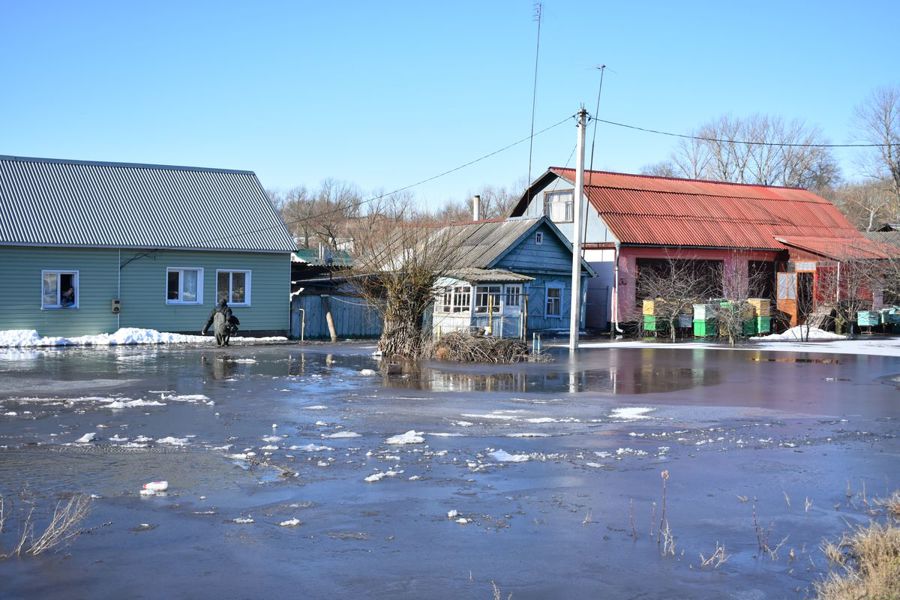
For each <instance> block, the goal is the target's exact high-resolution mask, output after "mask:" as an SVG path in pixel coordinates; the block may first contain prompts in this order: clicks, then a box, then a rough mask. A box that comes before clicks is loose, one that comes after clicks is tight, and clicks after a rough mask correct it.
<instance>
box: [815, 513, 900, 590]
mask: <svg viewBox="0 0 900 600" xmlns="http://www.w3.org/2000/svg"><path fill="white" fill-rule="evenodd" d="M822 550H823V552H824V553H825V556H826V557H827V558H828V560H829V562H831V563H832V564H833V565H835V566H837V567H839V568H840V572H832V573H830V574H829V575H828V577H827V578H826V579H825V580H824V581H822V582H818V583H816V584H815V589H816V594H817V597H818V598H820V599H821V600H851V599H858V598H867V599H873V600H876V599H885V600H886V599H889V598H897V597H900V528H898V527H897V526H896V525H894V524H893V523H888V524H885V525H880V524H878V523H874V522H873V523H870V524H869V526H868V527H859V528H857V529H856V530H854V531H852V532H851V533H849V534H844V536H843V537H842V538H841V540H840V541H839V542H838V543H837V544H833V543H826V544H825V546H823V548H822Z"/></svg>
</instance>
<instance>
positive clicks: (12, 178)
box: [0, 156, 296, 337]
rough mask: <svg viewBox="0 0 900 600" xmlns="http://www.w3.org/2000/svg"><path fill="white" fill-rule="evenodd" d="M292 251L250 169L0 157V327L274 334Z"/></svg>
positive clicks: (66, 332)
mask: <svg viewBox="0 0 900 600" xmlns="http://www.w3.org/2000/svg"><path fill="white" fill-rule="evenodd" d="M294 250H296V245H295V244H294V241H293V239H292V238H291V235H290V233H289V232H288V230H287V228H286V227H285V225H284V222H283V221H282V220H281V217H280V216H279V215H278V213H277V212H276V211H275V210H274V208H273V207H272V205H271V203H270V202H269V199H268V197H267V196H266V194H265V192H264V190H263V188H262V186H261V185H260V183H259V180H258V179H257V178H256V175H255V174H254V173H252V172H250V171H233V170H225V169H205V168H191V167H171V166H160V165H142V164H121V163H104V162H87V161H73V160H55V159H42V158H22V157H13V156H0V281H2V282H3V288H2V289H3V291H4V296H5V298H4V302H3V310H2V311H0V330H10V329H33V330H37V332H38V333H39V334H40V335H42V336H63V337H72V336H79V335H92V334H98V333H110V332H113V331H116V330H117V329H119V328H122V327H136V328H145V329H156V330H158V331H168V332H182V333H198V332H199V331H200V328H201V327H202V326H203V325H204V322H205V321H206V318H207V316H208V315H209V313H210V311H211V310H212V308H213V306H214V305H215V304H216V302H217V301H218V300H219V299H221V298H224V299H226V300H227V301H228V302H229V304H230V305H231V306H232V308H233V310H234V313H235V315H237V316H238V318H240V320H241V334H242V335H285V334H286V332H287V330H288V328H289V313H288V310H289V296H290V280H291V253H292V252H293V251H294Z"/></svg>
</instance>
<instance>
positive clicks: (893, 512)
mask: <svg viewBox="0 0 900 600" xmlns="http://www.w3.org/2000/svg"><path fill="white" fill-rule="evenodd" d="M873 502H874V504H875V505H876V506H881V507H883V508H884V511H885V512H886V513H887V515H888V516H889V517H890V518H892V519H894V520H900V491H897V492H894V493H893V494H891V495H890V496H889V497H887V498H883V499H876V500H874V501H873Z"/></svg>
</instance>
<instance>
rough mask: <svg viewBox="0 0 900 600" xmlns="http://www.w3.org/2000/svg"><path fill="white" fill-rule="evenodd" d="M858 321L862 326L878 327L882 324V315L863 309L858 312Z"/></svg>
mask: <svg viewBox="0 0 900 600" xmlns="http://www.w3.org/2000/svg"><path fill="white" fill-rule="evenodd" d="M856 323H857V325H859V326H860V327H877V326H878V325H881V315H880V314H878V313H877V312H875V311H871V310H861V311H859V312H858V313H856Z"/></svg>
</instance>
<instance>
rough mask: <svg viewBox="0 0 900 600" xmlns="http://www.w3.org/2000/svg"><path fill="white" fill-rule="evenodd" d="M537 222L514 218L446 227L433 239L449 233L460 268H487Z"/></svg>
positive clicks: (535, 220) (536, 220) (449, 241)
mask: <svg viewBox="0 0 900 600" xmlns="http://www.w3.org/2000/svg"><path fill="white" fill-rule="evenodd" d="M538 221H540V219H526V218H517V219H505V220H496V221H476V222H474V223H463V224H459V225H448V226H446V227H444V228H442V229H440V230H439V231H438V232H437V233H436V238H437V237H440V236H444V235H446V234H447V233H448V232H449V233H450V235H451V236H452V237H451V239H450V240H448V241H447V243H451V244H454V245H455V247H456V248H457V249H458V250H457V251H456V253H455V255H454V256H455V258H456V265H457V266H458V267H459V268H475V269H490V268H491V267H492V266H493V263H494V261H496V260H497V259H498V258H499V257H500V256H501V255H502V254H503V253H504V252H506V251H507V250H508V249H509V247H510V246H511V245H513V244H514V243H515V242H516V241H517V240H518V239H519V238H521V237H522V236H524V235H525V234H527V233H528V232H529V231H530V230H531V228H532V227H534V226H535V225H536V224H537V223H538Z"/></svg>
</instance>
